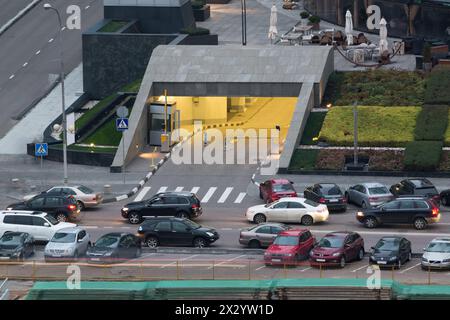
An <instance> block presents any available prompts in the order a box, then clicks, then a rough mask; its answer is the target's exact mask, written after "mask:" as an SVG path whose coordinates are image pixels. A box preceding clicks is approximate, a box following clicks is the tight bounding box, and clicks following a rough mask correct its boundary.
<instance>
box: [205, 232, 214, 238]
mask: <svg viewBox="0 0 450 320" xmlns="http://www.w3.org/2000/svg"><path fill="white" fill-rule="evenodd" d="M206 234H207V235H208V236H210V237H214V233H212V232H206Z"/></svg>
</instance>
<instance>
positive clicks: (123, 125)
mask: <svg viewBox="0 0 450 320" xmlns="http://www.w3.org/2000/svg"><path fill="white" fill-rule="evenodd" d="M121 108H122V107H121ZM125 109H126V108H125ZM120 110H122V111H120ZM126 110H127V112H126V113H125V112H124V111H123V109H120V108H119V110H117V115H119V114H120V115H125V114H128V109H126ZM116 129H117V131H121V132H122V176H123V184H125V131H127V130H128V118H117V119H116Z"/></svg>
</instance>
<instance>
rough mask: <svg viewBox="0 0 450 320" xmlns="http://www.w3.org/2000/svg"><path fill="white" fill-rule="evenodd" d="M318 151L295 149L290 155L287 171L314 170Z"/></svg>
mask: <svg viewBox="0 0 450 320" xmlns="http://www.w3.org/2000/svg"><path fill="white" fill-rule="evenodd" d="M318 154H319V150H303V149H297V150H295V151H294V154H293V155H292V159H291V163H290V165H289V169H291V170H314V167H315V165H316V159H317V155H318Z"/></svg>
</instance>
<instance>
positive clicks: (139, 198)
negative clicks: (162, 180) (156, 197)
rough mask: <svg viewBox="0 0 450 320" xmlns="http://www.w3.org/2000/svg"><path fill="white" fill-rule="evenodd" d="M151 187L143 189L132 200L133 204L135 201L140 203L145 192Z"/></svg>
mask: <svg viewBox="0 0 450 320" xmlns="http://www.w3.org/2000/svg"><path fill="white" fill-rule="evenodd" d="M151 188H152V187H143V188H142V191H141V192H139V194H138V195H137V196H136V198H134V200H133V201H134V202H137V201H141V200H142V199H144V197H145V195H146V194H147V192H148V191H149V190H150V189H151Z"/></svg>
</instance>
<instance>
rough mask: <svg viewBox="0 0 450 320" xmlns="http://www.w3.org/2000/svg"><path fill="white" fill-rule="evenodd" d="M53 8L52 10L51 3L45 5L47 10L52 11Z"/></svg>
mask: <svg viewBox="0 0 450 320" xmlns="http://www.w3.org/2000/svg"><path fill="white" fill-rule="evenodd" d="M51 8H52V5H51V4H50V3H45V4H44V9H45V10H48V9H51Z"/></svg>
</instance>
